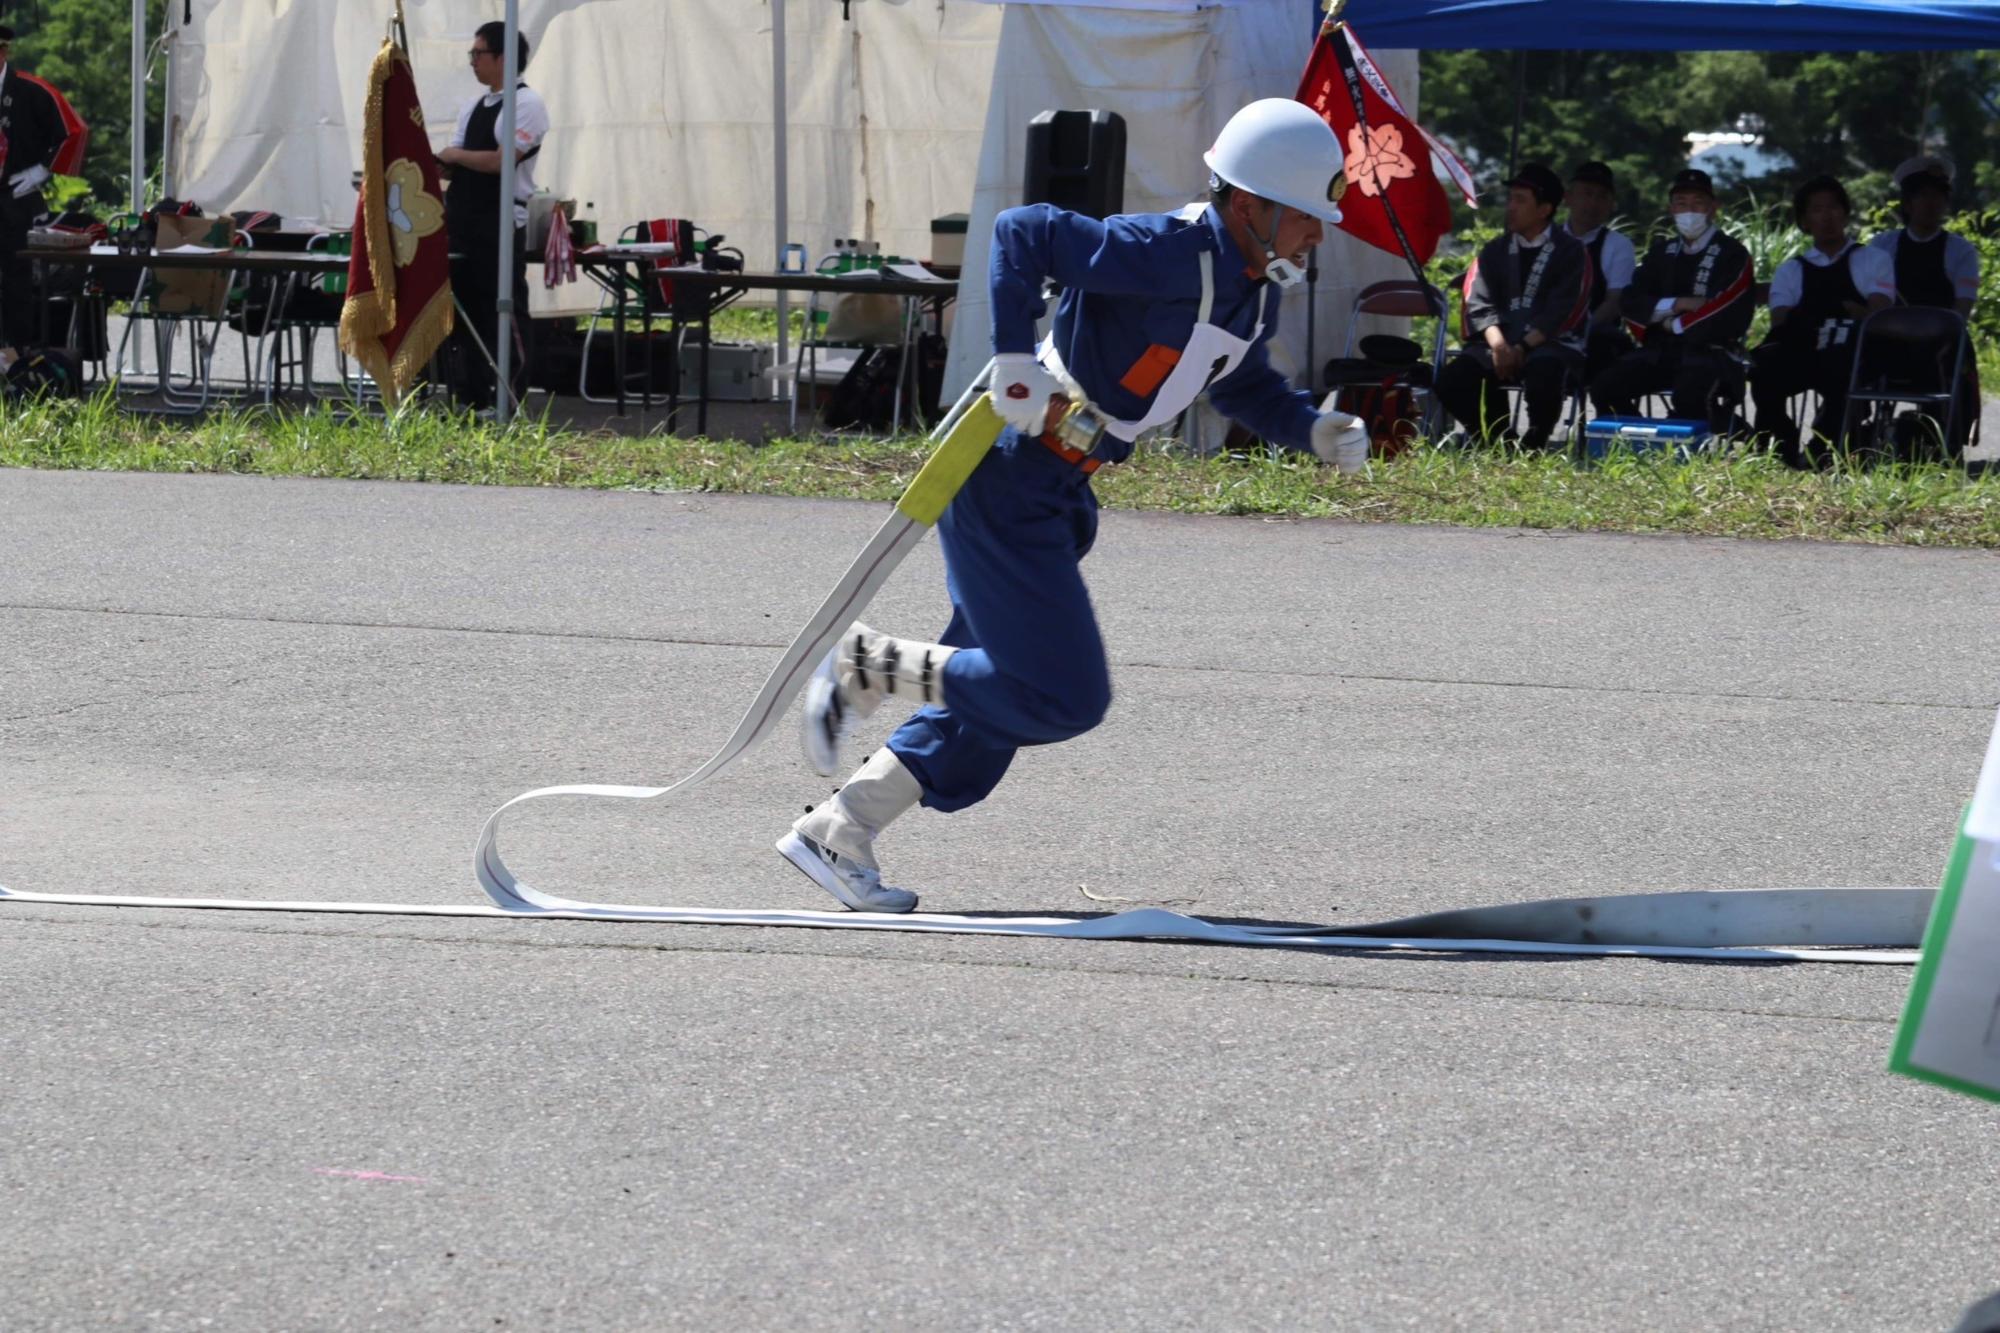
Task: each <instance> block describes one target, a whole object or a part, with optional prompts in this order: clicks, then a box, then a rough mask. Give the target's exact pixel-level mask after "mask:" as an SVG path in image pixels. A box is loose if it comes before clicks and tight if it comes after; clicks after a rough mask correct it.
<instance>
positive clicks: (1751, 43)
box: [1341, 0, 2000, 51]
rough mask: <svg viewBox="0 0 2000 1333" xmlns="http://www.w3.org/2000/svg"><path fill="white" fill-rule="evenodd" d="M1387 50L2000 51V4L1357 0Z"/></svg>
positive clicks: (1359, 16)
mask: <svg viewBox="0 0 2000 1333" xmlns="http://www.w3.org/2000/svg"><path fill="white" fill-rule="evenodd" d="M1341 17H1342V18H1345V19H1346V20H1347V21H1348V23H1349V24H1351V25H1352V26H1353V28H1354V31H1355V33H1356V34H1357V35H1358V36H1359V37H1360V38H1361V40H1362V41H1364V42H1366V43H1367V44H1368V45H1369V46H1371V47H1374V48H1376V49H1378V50H1391V49H1405V50H1408V49H1415V50H1496V51H1944V50H1958V49H1976V50H1977V49H1988V48H2000V0H1349V3H1348V6H1347V9H1346V11H1345V12H1344V13H1343V14H1342V15H1341Z"/></svg>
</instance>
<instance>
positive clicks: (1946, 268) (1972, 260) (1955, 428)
mask: <svg viewBox="0 0 2000 1333" xmlns="http://www.w3.org/2000/svg"><path fill="white" fill-rule="evenodd" d="M1895 180H1896V187H1897V189H1898V190H1899V191H1900V192H1901V194H1902V213H1903V224H1904V225H1903V226H1901V227H1899V228H1897V229H1896V230H1894V231H1885V232H1883V233H1882V234H1881V235H1880V236H1877V237H1876V238H1875V239H1874V240H1872V241H1870V242H1869V243H1868V245H1869V248H1870V249H1874V250H1880V251H1882V252H1883V253H1884V254H1886V255H1888V256H1889V260H1890V262H1891V263H1892V264H1893V265H1894V266H1895V273H1896V295H1897V298H1898V299H1899V300H1901V301H1902V302H1903V304H1905V305H1915V306H1931V307H1933V308H1936V309H1939V310H1956V311H1957V312H1958V314H1959V317H1960V318H1962V319H1969V318H1971V316H1972V306H1973V303H1974V302H1975V301H1976V300H1978V298H1979V250H1978V247H1976V246H1974V245H1973V244H1972V242H1970V241H1968V240H1966V239H1965V238H1964V237H1963V236H1960V235H1958V234H1957V233H1956V232H1950V231H1946V230H1945V227H1944V224H1945V219H1946V218H1948V217H1949V216H1950V215H1951V187H1952V171H1951V165H1950V164H1949V163H1948V162H1945V161H1944V160H1943V159H1942V158H1936V157H1914V158H1911V159H1910V160H1909V161H1907V162H1905V163H1903V164H1902V165H1901V166H1899V167H1897V168H1896V175H1895ZM1956 350H1957V349H1956V348H1955V347H1948V348H1941V349H1939V356H1940V358H1941V360H1942V362H1943V364H1942V365H1937V366H1932V365H1927V364H1916V365H1911V366H1909V367H1907V368H1906V369H1905V375H1906V376H1907V378H1908V379H1909V381H1910V383H1912V384H1914V385H1919V386H1921V387H1925V388H1935V386H1937V385H1938V384H1940V383H1941V382H1942V377H1943V376H1945V375H1949V374H1950V373H1951V372H1950V367H1951V362H1952V359H1953V357H1954V355H1955V354H1956ZM1871 355H1872V354H1871ZM1957 392H1958V410H1957V413H1956V420H1955V421H1954V422H1953V425H1952V439H1951V449H1950V452H1951V453H1952V454H1953V455H1954V456H1955V455H1958V454H1960V453H1963V452H1964V450H1965V445H1966V441H1967V440H1968V438H1969V437H1970V436H1971V434H1972V423H1973V422H1974V421H1975V420H1976V419H1977V418H1978V415H1979V376H1978V368H1977V363H1976V362H1975V361H1974V360H1973V359H1972V357H1971V356H1970V355H1968V356H1967V357H1966V362H1965V373H1964V375H1963V376H1961V377H1960V379H1959V383H1958V386H1957Z"/></svg>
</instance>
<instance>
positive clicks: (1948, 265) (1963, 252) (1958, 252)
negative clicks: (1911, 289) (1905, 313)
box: [1868, 227, 1979, 301]
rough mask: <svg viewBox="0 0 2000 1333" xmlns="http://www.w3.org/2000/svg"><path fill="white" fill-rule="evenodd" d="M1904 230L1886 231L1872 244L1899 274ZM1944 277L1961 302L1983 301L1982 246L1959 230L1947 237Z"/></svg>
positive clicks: (1945, 242) (1900, 228)
mask: <svg viewBox="0 0 2000 1333" xmlns="http://www.w3.org/2000/svg"><path fill="white" fill-rule="evenodd" d="M1903 231H1904V228H1902V227H1898V228H1897V229H1896V230H1894V231H1885V232H1883V233H1882V234H1881V235H1880V236H1877V237H1876V238H1875V239H1874V240H1872V241H1870V242H1868V248H1869V249H1871V250H1880V251H1881V252H1882V253H1884V254H1886V255H1888V256H1889V271H1890V272H1891V273H1892V274H1893V273H1894V272H1895V271H1896V242H1897V241H1898V240H1900V239H1902V235H1903ZM1944 275H1945V276H1946V277H1947V278H1950V279H1951V285H1952V289H1953V290H1954V291H1956V292H1957V293H1958V299H1959V300H1961V301H1975V300H1978V299H1979V247H1978V246H1976V245H1974V244H1973V243H1972V242H1971V241H1968V240H1966V239H1965V238H1964V237H1963V236H1960V235H1959V234H1958V233H1957V232H1955V231H1948V232H1946V233H1945V234H1944Z"/></svg>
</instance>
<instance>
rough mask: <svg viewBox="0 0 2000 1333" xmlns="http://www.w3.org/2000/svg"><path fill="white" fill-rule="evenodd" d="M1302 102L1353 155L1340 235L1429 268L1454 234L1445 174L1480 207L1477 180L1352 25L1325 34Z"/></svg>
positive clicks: (1303, 82) (1309, 64) (1304, 82)
mask: <svg viewBox="0 0 2000 1333" xmlns="http://www.w3.org/2000/svg"><path fill="white" fill-rule="evenodd" d="M1298 100H1299V101H1301V102H1304V103H1305V104H1306V105H1307V106H1309V107H1311V108H1312V109H1313V110H1315V111H1317V112H1319V114H1320V115H1321V116H1322V117H1323V118H1324V119H1325V120H1326V123H1327V124H1328V125H1331V126H1332V127H1333V132H1334V133H1335V134H1337V135H1339V136H1340V146H1341V148H1342V150H1343V151H1344V152H1345V153H1346V154H1347V187H1348V188H1347V193H1346V194H1345V195H1343V196H1342V197H1341V200H1340V212H1341V220H1340V224H1339V226H1340V229H1341V230H1342V231H1344V232H1346V233H1347V234H1348V235H1350V236H1352V237H1354V238H1355V239H1357V240H1362V241H1366V242H1368V244H1370V245H1372V246H1374V247H1376V248H1377V249H1379V250H1387V251H1388V252H1389V253H1390V254H1401V255H1403V256H1404V257H1406V258H1407V259H1408V260H1409V261H1410V265H1411V267H1412V268H1417V267H1420V266H1421V265H1422V264H1424V263H1425V262H1426V261H1428V260H1429V259H1430V257H1431V256H1432V255H1434V254H1436V253H1437V246H1438V239H1439V238H1440V237H1442V236H1443V235H1444V234H1445V233H1446V232H1448V231H1450V230H1451V201H1450V199H1448V198H1447V197H1446V196H1445V192H1444V186H1443V184H1442V183H1441V182H1440V181H1439V180H1438V174H1437V173H1438V168H1439V167H1442V168H1443V169H1444V171H1445V172H1446V174H1447V175H1449V176H1450V177H1451V179H1452V183H1453V184H1455V185H1457V186H1458V188H1459V192H1460V193H1462V194H1463V195H1464V196H1465V202H1466V203H1468V204H1471V203H1475V202H1477V200H1476V194H1477V191H1476V190H1475V189H1474V187H1473V184H1472V174H1471V173H1470V172H1468V171H1467V170H1466V169H1465V166H1464V164H1462V163H1461V162H1460V161H1459V160H1458V159H1457V158H1456V157H1454V156H1453V155H1452V152H1451V150H1450V149H1449V148H1446V147H1445V146H1444V145H1443V144H1441V143H1439V142H1438V141H1437V140H1436V139H1433V138H1432V137H1431V136H1430V134H1429V133H1428V132H1426V131H1425V129H1424V127H1423V126H1421V125H1419V124H1417V122H1416V121H1414V120H1412V119H1410V116H1409V113H1407V112H1406V111H1404V110H1403V104H1402V103H1401V102H1399V101H1397V100H1396V93H1395V90H1394V89H1392V88H1391V87H1389V81H1388V80H1387V79H1385V78H1383V77H1382V71H1381V70H1379V69H1377V68H1376V67H1375V61H1374V60H1373V59H1372V58H1370V56H1369V54H1368V51H1367V48H1365V47H1363V46H1362V45H1361V43H1360V42H1359V41H1358V40H1356V39H1355V36H1354V33H1353V32H1352V31H1351V30H1350V29H1349V28H1348V26H1347V25H1346V24H1345V23H1336V24H1333V25H1332V26H1331V27H1328V28H1322V29H1320V34H1319V41H1318V42H1316V43H1315V44H1314V45H1313V51H1312V58H1311V59H1310V60H1308V61H1306V72H1305V75H1304V77H1303V78H1301V79H1300V80H1299V91H1298Z"/></svg>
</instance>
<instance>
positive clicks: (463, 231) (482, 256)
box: [438, 23, 549, 408]
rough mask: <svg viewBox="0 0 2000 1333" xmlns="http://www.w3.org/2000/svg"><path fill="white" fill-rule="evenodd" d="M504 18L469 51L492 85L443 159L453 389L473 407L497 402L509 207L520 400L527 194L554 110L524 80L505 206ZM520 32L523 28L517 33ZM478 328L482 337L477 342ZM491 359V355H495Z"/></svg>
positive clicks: (524, 44)
mask: <svg viewBox="0 0 2000 1333" xmlns="http://www.w3.org/2000/svg"><path fill="white" fill-rule="evenodd" d="M506 34H507V29H506V25H504V24H501V23H486V24H482V25H480V27H479V30H478V31H477V32H475V33H474V34H473V37H472V48H471V50H470V51H469V52H468V55H469V56H470V58H471V61H472V73H473V75H474V77H476V78H477V79H478V80H479V81H480V82H481V83H483V84H485V85H486V89H487V91H486V92H484V93H483V94H481V95H480V96H478V97H475V98H473V99H472V100H471V101H470V102H468V103H467V104H466V106H465V109H464V111H462V112H461V113H460V114H459V118H458V131H457V133H456V134H454V135H453V136H452V142H451V146H450V147H448V148H446V149H445V150H444V151H443V152H441V153H439V154H438V162H439V164H440V165H442V166H446V167H449V168H450V169H451V183H450V184H449V185H447V186H446V187H445V193H444V210H445V226H446V228H447V230H448V231H449V234H450V236H451V253H452V261H451V290H452V294H453V296H455V297H456V298H457V300H458V305H459V309H460V311H461V312H462V313H461V315H460V319H459V325H458V329H457V331H456V332H455V333H454V334H453V339H452V341H453V351H454V361H455V373H454V375H453V380H454V384H453V389H454V392H455V393H456V394H457V396H458V399H459V401H460V402H462V403H464V404H466V405H467V406H469V407H475V408H489V407H492V406H493V404H494V399H495V394H494V366H493V363H494V362H497V361H498V360H499V356H500V346H499V333H500V280H499V269H500V219H501V215H502V212H503V208H505V210H506V211H508V212H511V214H512V216H513V222H514V268H513V287H514V352H513V363H512V374H511V378H512V380H513V389H514V396H515V400H516V401H517V402H518V401H519V398H520V394H521V391H522V390H523V389H524V388H525V387H526V385H527V369H528V365H527V362H528V357H527V351H526V342H525V339H524V338H523V337H522V334H523V332H524V331H525V328H526V324H527V318H528V253H527V252H528V235H527V226H528V210H527V199H528V197H529V196H530V195H532V194H533V193H534V192H535V173H534V163H535V160H536V158H537V156H538V155H539V154H540V153H541V145H542V136H544V135H545V134H547V133H548V129H549V113H548V109H547V107H546V106H544V105H543V103H542V99H541V97H540V95H539V94H537V93H536V92H535V91H534V90H533V89H531V88H529V87H528V85H527V84H525V83H523V84H519V85H517V87H516V90H515V95H514V153H515V168H514V198H513V200H512V201H511V203H510V204H509V205H503V203H502V200H501V198H500V166H501V159H500V112H501V96H500V92H501V88H502V86H503V84H504V82H505V79H506V72H507V71H506V61H505V59H504V57H503V56H502V55H501V50H502V47H501V43H502V42H504V41H505V40H506ZM517 36H518V34H517ZM519 40H520V47H519V55H520V67H521V68H522V69H526V68H527V67H528V39H527V38H526V37H520V39H519ZM474 335H477V339H478V341H477V343H475V342H474V341H473V337H474ZM489 358H490V359H489Z"/></svg>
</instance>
